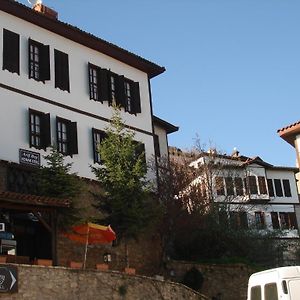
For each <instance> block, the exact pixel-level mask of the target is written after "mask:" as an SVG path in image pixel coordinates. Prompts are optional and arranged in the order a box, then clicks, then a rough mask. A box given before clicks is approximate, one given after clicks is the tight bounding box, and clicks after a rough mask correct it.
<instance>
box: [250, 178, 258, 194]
mask: <svg viewBox="0 0 300 300" xmlns="http://www.w3.org/2000/svg"><path fill="white" fill-rule="evenodd" d="M248 183H249V190H250V194H251V195H257V193H258V190H257V183H256V176H248Z"/></svg>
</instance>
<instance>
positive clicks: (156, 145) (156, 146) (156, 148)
mask: <svg viewBox="0 0 300 300" xmlns="http://www.w3.org/2000/svg"><path fill="white" fill-rule="evenodd" d="M154 152H155V156H157V157H160V147H159V137H158V135H156V134H155V135H154Z"/></svg>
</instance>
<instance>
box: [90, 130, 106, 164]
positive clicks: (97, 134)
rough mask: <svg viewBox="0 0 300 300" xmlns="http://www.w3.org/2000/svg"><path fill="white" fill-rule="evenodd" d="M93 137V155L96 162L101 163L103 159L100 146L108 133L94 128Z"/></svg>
mask: <svg viewBox="0 0 300 300" xmlns="http://www.w3.org/2000/svg"><path fill="white" fill-rule="evenodd" d="M92 135H93V153H94V162H95V163H99V164H100V163H101V157H100V153H99V146H100V144H101V142H102V141H103V139H104V138H105V137H106V133H105V132H104V131H101V130H98V129H95V128H92Z"/></svg>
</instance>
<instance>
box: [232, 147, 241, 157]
mask: <svg viewBox="0 0 300 300" xmlns="http://www.w3.org/2000/svg"><path fill="white" fill-rule="evenodd" d="M239 156H240V152H239V151H238V150H237V149H236V148H235V147H234V148H233V152H232V154H231V157H239Z"/></svg>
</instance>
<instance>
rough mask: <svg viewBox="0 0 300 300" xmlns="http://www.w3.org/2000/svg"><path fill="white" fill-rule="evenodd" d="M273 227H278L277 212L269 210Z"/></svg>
mask: <svg viewBox="0 0 300 300" xmlns="http://www.w3.org/2000/svg"><path fill="white" fill-rule="evenodd" d="M271 219H272V225H273V229H280V226H279V220H278V214H277V212H271Z"/></svg>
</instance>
